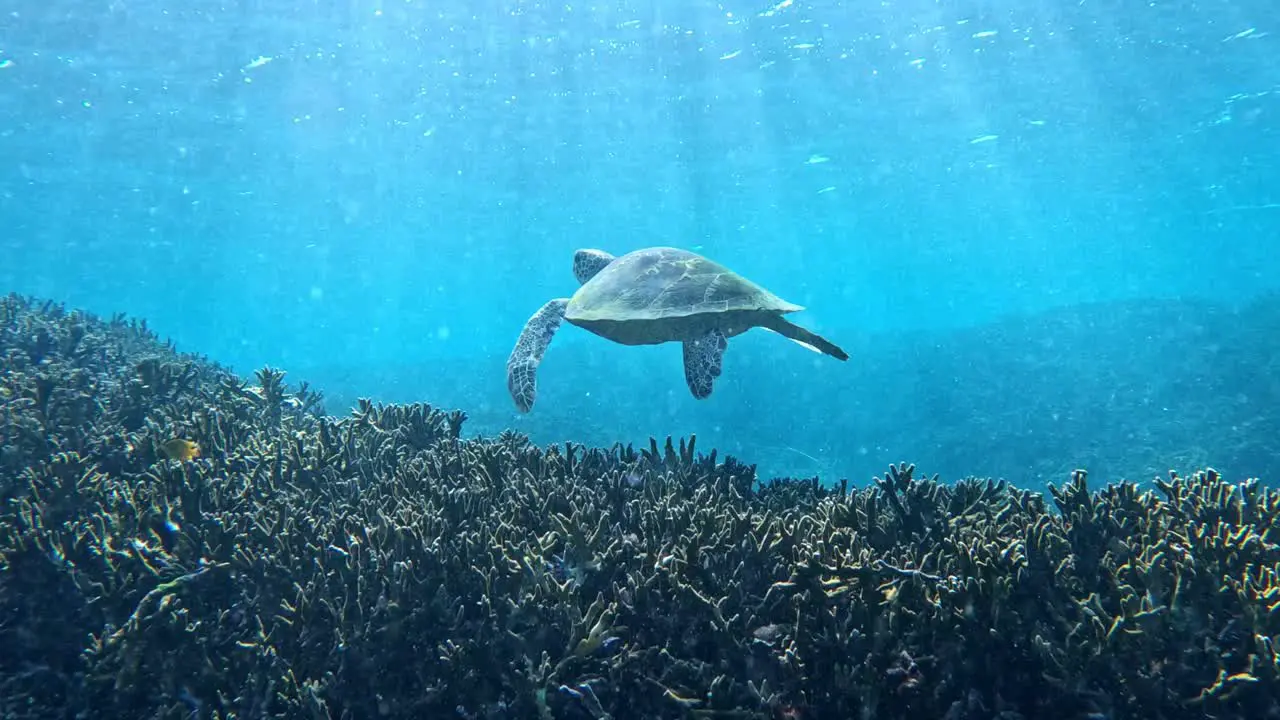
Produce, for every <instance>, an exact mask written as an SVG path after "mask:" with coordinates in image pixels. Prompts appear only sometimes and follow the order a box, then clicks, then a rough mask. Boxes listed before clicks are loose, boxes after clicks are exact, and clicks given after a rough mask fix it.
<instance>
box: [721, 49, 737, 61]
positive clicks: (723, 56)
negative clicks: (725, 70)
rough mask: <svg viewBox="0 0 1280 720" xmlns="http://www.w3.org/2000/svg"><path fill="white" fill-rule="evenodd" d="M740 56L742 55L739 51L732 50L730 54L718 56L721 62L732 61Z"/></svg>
mask: <svg viewBox="0 0 1280 720" xmlns="http://www.w3.org/2000/svg"><path fill="white" fill-rule="evenodd" d="M741 54H742V51H741V50H734V51H733V52H731V53H726V54H724V55H721V56H720V59H721V60H732V59H734V58H736V57H738V56H739V55H741Z"/></svg>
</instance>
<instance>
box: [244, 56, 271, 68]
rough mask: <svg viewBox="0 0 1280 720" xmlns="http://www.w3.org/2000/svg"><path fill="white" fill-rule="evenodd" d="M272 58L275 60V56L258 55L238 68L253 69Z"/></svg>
mask: <svg viewBox="0 0 1280 720" xmlns="http://www.w3.org/2000/svg"><path fill="white" fill-rule="evenodd" d="M272 60H275V58H269V57H267V56H265V55H259V56H258V57H256V58H254V59H253V60H252V61H250V63H249V64H248V65H245V66H244V67H243V68H240V69H241V70H254V69H257V68H260V67H262V66H263V65H266V64H267V63H269V62H271V61H272Z"/></svg>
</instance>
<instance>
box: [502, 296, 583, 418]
mask: <svg viewBox="0 0 1280 720" xmlns="http://www.w3.org/2000/svg"><path fill="white" fill-rule="evenodd" d="M568 304H569V299H568V298H556V299H555V300H550V301H548V302H547V304H545V305H543V306H542V307H540V308H538V312H536V313H534V314H533V317H531V318H529V321H528V322H526V323H525V324H524V330H522V331H521V332H520V339H518V340H516V346H515V347H514V348H512V349H511V355H510V357H508V358H507V390H508V391H510V392H511V399H512V400H515V401H516V407H517V408H519V410H520V412H529V411H530V410H532V409H533V401H534V399H536V398H537V396H538V364H539V363H541V362H542V356H543V354H544V353H546V352H547V346H548V345H550V344H551V338H553V337H555V334H556V330H559V329H560V323H561V321H563V320H564V309H565V307H566V306H567V305H568Z"/></svg>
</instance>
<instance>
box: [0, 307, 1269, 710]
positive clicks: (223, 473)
mask: <svg viewBox="0 0 1280 720" xmlns="http://www.w3.org/2000/svg"><path fill="white" fill-rule="evenodd" d="M0 307H2V309H0V319H4V321H5V324H4V326H3V328H0V333H2V334H0V338H3V345H0V354H2V355H3V357H5V358H6V363H7V364H6V366H5V368H6V372H5V375H4V381H3V386H2V387H3V402H4V406H3V407H4V415H3V416H2V420H3V423H4V425H3V428H4V430H5V433H4V436H3V442H2V443H0V444H2V445H3V446H4V448H3V455H0V467H2V468H3V469H4V477H6V478H9V480H8V481H7V482H6V486H5V488H4V500H5V502H4V504H3V506H0V647H3V648H5V650H6V652H4V653H0V715H3V716H4V717H14V718H23V717H56V716H63V717H70V716H79V717H85V718H93V717H174V718H177V717H201V718H206V717H207V718H233V717H234V718H262V717H281V718H295V717H297V718H342V717H352V718H356V717H388V718H395V717H415V718H416V717H469V718H510V717H522V718H524V717H528V718H601V719H602V718H616V719H619V720H622V719H625V718H685V717H693V718H829V717H881V718H893V717H903V718H907V717H941V718H948V719H950V720H962V719H970V718H973V719H977V718H1003V719H1005V720H1013V719H1014V718H1020V717H1022V718H1036V717H1055V718H1072V717H1076V718H1101V717H1107V718H1117V719H1118V718H1139V717H1141V718H1183V717H1186V718H1192V717H1206V716H1211V717H1251V718H1265V717H1275V716H1277V713H1278V712H1280V710H1278V708H1277V701H1276V697H1277V694H1278V692H1280V660H1278V658H1277V654H1276V652H1277V650H1276V647H1275V646H1276V643H1277V641H1280V624H1278V623H1280V617H1278V615H1280V612H1278V611H1277V608H1278V607H1280V581H1278V580H1277V574H1278V572H1277V569H1278V563H1280V550H1278V549H1277V541H1278V540H1277V538H1278V537H1280V531H1278V530H1277V528H1276V522H1277V521H1276V518H1277V515H1278V514H1280V493H1278V492H1277V491H1275V490H1272V489H1267V488H1264V487H1262V486H1261V485H1260V484H1259V483H1258V482H1256V481H1249V482H1245V483H1241V484H1231V483H1228V482H1226V481H1225V480H1224V479H1223V478H1222V477H1220V476H1219V475H1218V474H1217V473H1216V472H1213V471H1203V472H1198V473H1195V474H1193V475H1191V476H1188V477H1181V476H1177V475H1171V476H1170V478H1169V479H1168V480H1163V479H1162V480H1159V481H1158V482H1157V483H1156V487H1155V488H1152V489H1145V490H1139V488H1138V487H1137V486H1135V485H1133V484H1128V483H1125V484H1113V485H1109V486H1106V487H1105V488H1102V489H1099V490H1090V489H1089V487H1088V484H1087V476H1086V475H1085V473H1083V472H1076V473H1075V474H1074V475H1073V476H1072V478H1071V481H1070V482H1069V483H1068V484H1066V485H1065V486H1063V487H1062V488H1057V487H1054V488H1052V489H1051V491H1050V493H1049V496H1048V497H1047V498H1046V497H1045V496H1042V495H1040V494H1038V493H1032V492H1028V491H1025V490H1020V489H1018V488H1015V487H1013V486H1011V485H1009V484H1007V483H1004V482H996V481H990V480H980V479H975V478H967V479H963V480H960V481H959V482H956V483H954V484H944V483H942V482H940V481H939V480H938V478H936V477H931V478H927V479H920V478H917V477H916V472H915V468H914V466H911V465H894V466H891V467H890V468H889V469H888V471H887V472H886V473H885V475H884V476H883V477H879V478H876V479H875V482H873V483H871V484H870V485H869V486H867V487H861V488H853V489H850V488H849V487H848V486H847V485H842V486H841V487H840V488H838V489H837V488H826V487H823V486H821V485H820V484H819V483H817V482H816V481H815V480H798V481H793V480H772V481H769V482H766V483H760V482H757V479H756V477H755V468H754V467H753V466H750V465H745V464H742V463H740V462H738V461H737V460H734V459H733V458H724V459H719V458H717V457H716V454H715V453H714V452H712V453H710V454H706V455H704V454H701V453H699V452H698V451H697V450H696V440H695V439H694V438H689V439H688V440H687V441H684V440H680V441H674V440H672V439H667V440H666V442H665V443H661V444H660V443H659V442H658V441H657V440H651V441H650V443H649V445H648V447H642V448H640V449H638V450H637V449H635V448H632V447H630V446H622V445H617V446H614V447H612V448H607V449H602V448H586V447H582V446H580V445H576V444H566V445H557V446H550V447H547V448H540V447H536V446H534V445H532V444H531V443H530V442H529V441H528V439H527V438H525V437H524V436H521V435H519V434H516V433H512V432H504V433H502V434H500V435H498V436H496V437H493V438H487V439H470V440H467V439H463V438H462V435H461V429H462V426H463V424H464V422H465V420H466V416H465V415H464V414H463V413H461V412H451V413H446V412H442V411H440V410H437V409H434V408H432V407H430V406H427V405H421V404H419V405H411V406H396V405H391V406H386V405H378V404H375V403H372V402H369V401H361V402H360V403H359V404H358V406H357V407H356V408H354V409H353V411H352V412H351V414H350V415H348V416H347V417H344V418H331V417H324V416H322V415H320V414H319V413H318V412H316V410H317V404H318V396H313V394H312V393H310V391H309V390H308V389H307V388H305V387H303V388H301V389H300V390H298V391H296V392H290V391H289V390H288V389H287V388H285V386H284V384H283V379H284V374H283V373H282V372H281V371H279V370H274V369H263V370H262V371H260V372H259V373H258V378H257V381H258V385H257V386H256V389H254V388H251V387H249V386H248V385H247V384H246V383H244V382H243V381H241V380H239V379H238V378H235V377H233V376H232V375H231V374H230V373H228V372H226V371H224V370H221V369H219V368H217V367H216V366H212V365H210V364H208V363H206V362H204V361H201V360H199V359H198V358H190V357H184V356H179V355H177V354H176V353H173V351H172V349H171V348H167V347H164V346H161V345H160V344H159V343H157V342H155V340H154V338H153V337H152V338H150V339H148V338H149V337H150V336H149V335H147V331H146V330H145V329H144V328H143V327H142V326H140V325H138V324H134V323H126V322H124V321H123V320H122V319H118V318H117V319H115V320H113V321H112V322H110V323H102V322H100V321H97V320H95V319H93V318H91V317H88V316H85V315H82V314H76V313H72V314H66V313H63V312H61V311H60V310H58V309H56V308H55V307H53V306H40V305H37V304H35V303H32V302H31V301H28V300H24V299H21V298H13V297H10V298H8V299H7V300H5V301H4V303H3V304H2V305H0ZM71 327H79V328H81V330H80V331H73V330H70V329H69V328H71ZM41 330H43V332H41ZM77 333H78V334H79V335H80V337H79V338H78V339H77V340H76V341H75V342H71V341H70V338H71V337H72V336H73V335H75V334H77ZM66 348H71V349H70V350H66ZM33 357H38V358H39V362H38V363H36V364H33V363H32V362H31V359H32V358H33ZM144 364H145V365H146V368H147V369H145V370H142V369H140V368H141V367H142V365H144ZM165 368H168V369H165ZM77 373H79V375H78V376H77ZM73 376H74V377H78V379H73ZM41 387H47V388H52V390H51V391H46V390H41ZM140 392H145V393H146V395H145V397H144V398H142V400H145V402H143V401H142V400H139V397H140V396H139V394H138V393H140ZM41 393H43V395H42V394H41ZM42 398H43V400H42ZM179 436H180V437H184V438H191V439H192V440H193V441H194V442H197V443H199V445H200V447H201V449H202V452H201V453H200V455H199V456H198V457H194V458H192V459H189V460H187V461H179V460H173V459H169V458H168V457H167V456H166V455H165V454H164V453H162V452H160V449H159V446H160V444H161V443H163V442H165V441H166V440H168V439H169V438H172V437H179Z"/></svg>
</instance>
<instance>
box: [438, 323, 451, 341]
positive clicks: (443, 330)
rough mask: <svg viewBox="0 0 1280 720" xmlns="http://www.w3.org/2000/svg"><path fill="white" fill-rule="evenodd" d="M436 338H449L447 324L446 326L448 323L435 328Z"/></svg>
mask: <svg viewBox="0 0 1280 720" xmlns="http://www.w3.org/2000/svg"><path fill="white" fill-rule="evenodd" d="M436 339H437V340H448V339H449V326H448V325H441V326H440V327H438V328H436Z"/></svg>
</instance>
